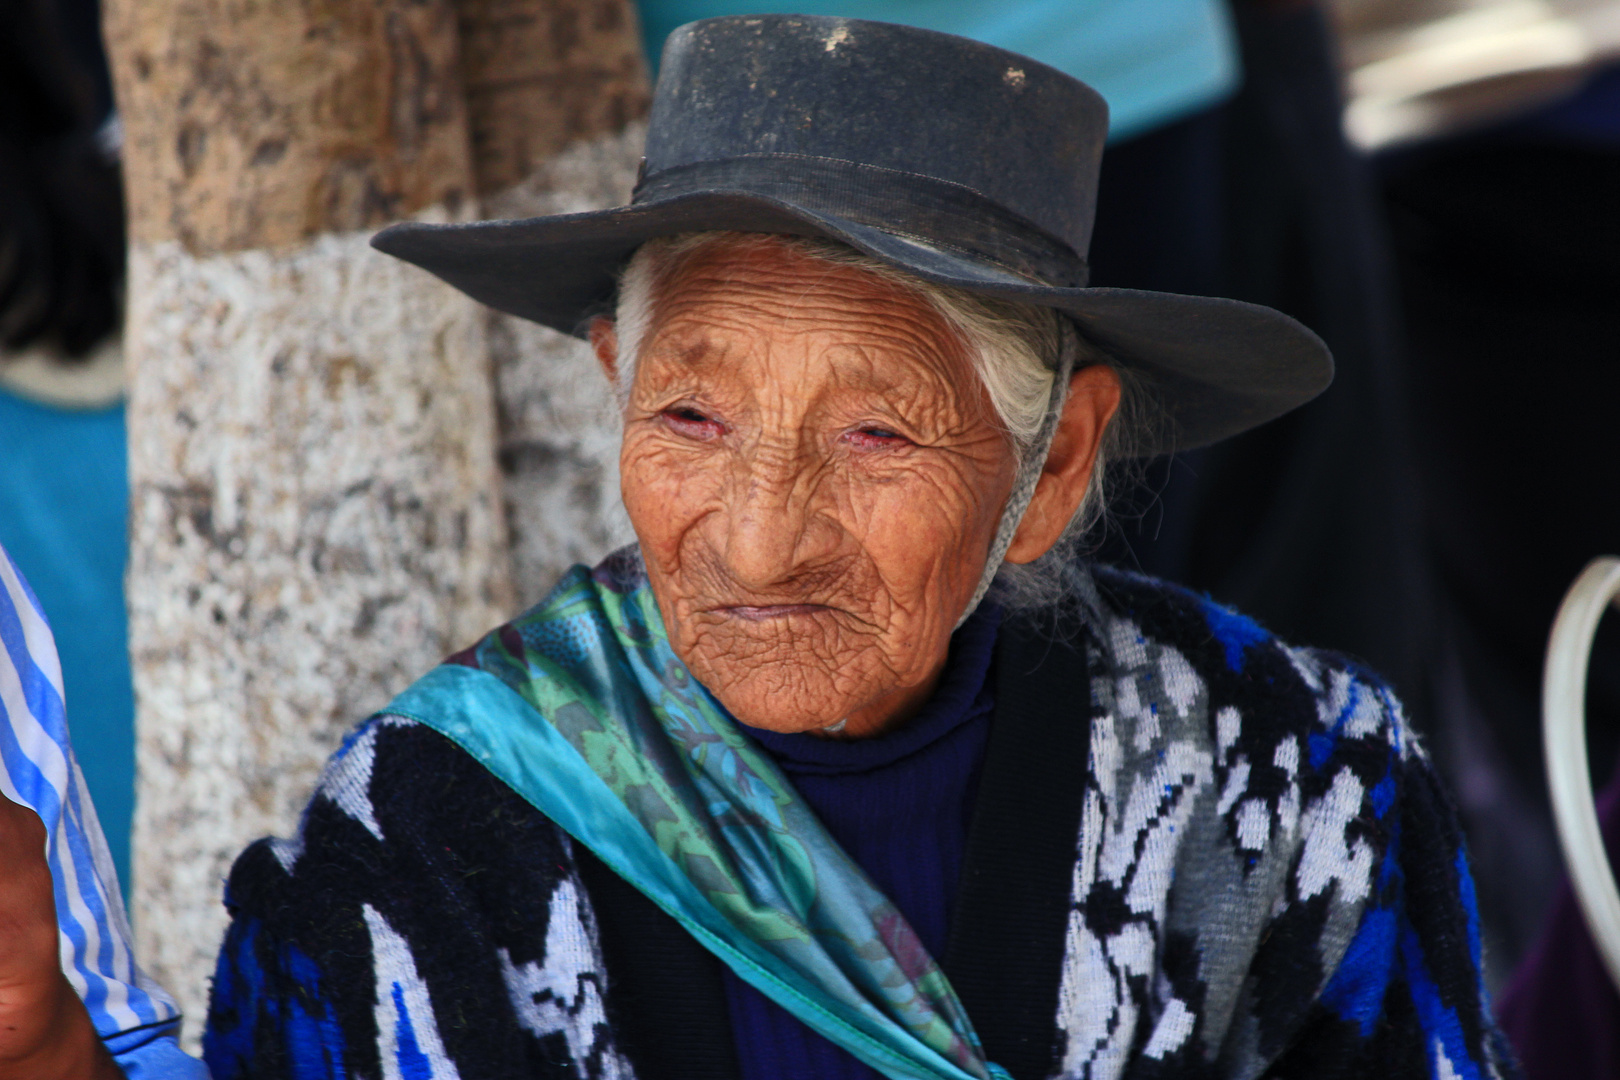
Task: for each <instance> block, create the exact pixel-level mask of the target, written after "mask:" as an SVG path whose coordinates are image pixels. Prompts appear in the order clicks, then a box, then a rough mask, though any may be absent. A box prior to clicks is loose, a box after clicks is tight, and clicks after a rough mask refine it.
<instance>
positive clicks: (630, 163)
mask: <svg viewBox="0 0 1620 1080" xmlns="http://www.w3.org/2000/svg"><path fill="white" fill-rule="evenodd" d="M645 135H646V127H645V125H644V124H643V123H641V122H640V121H633V122H631V123H628V124H626V125H625V126H624V127H623V128H622V129H620V130H617V131H609V132H607V133H604V134H601V135H598V136H597V137H595V138H592V139H584V140H581V141H579V142H576V143H575V144H574V145H572V146H570V147H568V148H567V149H565V150H563V151H562V152H561V153H559V154H557V155H556V156H555V157H553V158H551V159H550V160H548V161H545V162H543V163H541V164H540V165H539V166H538V167H537V168H536V169H535V170H534V171H533V172H532V173H531V174H530V176H529V177H528V179H527V180H526V181H525V182H524V183H522V184H519V185H517V186H515V187H513V188H510V189H508V190H507V191H505V192H502V193H500V194H498V195H492V196H489V197H487V198H486V199H485V200H484V209H485V214H486V216H488V217H495V218H522V217H534V216H537V215H540V214H565V213H576V212H579V211H583V210H596V209H600V208H602V207H607V206H616V205H619V204H621V203H624V202H627V201H628V200H629V197H630V188H631V186H632V185H633V184H634V183H635V176H636V166H637V164H638V163H639V162H640V160H641V145H642V142H643V141H644V138H645ZM489 345H490V355H491V358H492V359H493V360H494V363H495V386H496V395H497V400H498V402H499V407H500V462H501V472H502V475H503V479H504V484H505V495H506V513H507V522H508V528H509V531H510V533H511V538H512V580H513V583H514V585H515V587H516V590H517V594H518V599H519V602H520V603H521V604H522V605H524V606H527V605H529V604H533V603H534V602H536V601H537V600H539V599H540V598H541V597H543V596H544V595H545V594H546V592H547V591H548V590H549V589H550V588H551V586H552V584H553V583H555V582H556V580H557V578H558V577H559V576H561V574H562V572H563V571H564V570H566V569H567V568H568V567H569V566H571V565H572V564H574V563H576V562H584V563H594V562H596V561H597V560H599V559H600V558H601V557H602V556H603V555H604V554H606V553H607V552H609V551H611V550H613V549H614V548H616V547H619V546H620V545H622V544H626V543H628V542H629V541H631V540H632V539H634V534H633V533H632V532H631V531H630V519H629V518H628V517H626V516H625V512H624V504H623V503H622V502H621V501H620V499H619V430H620V429H619V417H618V412H617V409H616V408H615V407H614V405H613V396H612V389H611V387H609V385H608V381H607V378H606V377H605V376H604V375H603V374H602V369H601V367H600V366H599V365H598V364H597V362H596V357H595V356H594V355H593V354H592V352H591V350H590V347H589V346H588V345H586V343H585V342H583V341H581V340H579V339H578V338H573V337H569V336H567V335H565V334H559V333H557V332H556V331H555V330H548V329H546V328H545V327H543V326H536V325H535V324H534V323H531V322H525V321H523V320H522V319H515V318H512V317H511V316H509V315H500V314H496V313H494V312H491V313H490V316H489Z"/></svg>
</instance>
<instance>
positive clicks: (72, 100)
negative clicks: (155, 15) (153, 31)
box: [0, 0, 124, 356]
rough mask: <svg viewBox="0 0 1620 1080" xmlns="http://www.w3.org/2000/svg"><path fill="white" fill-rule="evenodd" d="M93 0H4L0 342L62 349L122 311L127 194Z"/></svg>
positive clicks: (80, 349)
mask: <svg viewBox="0 0 1620 1080" xmlns="http://www.w3.org/2000/svg"><path fill="white" fill-rule="evenodd" d="M111 113H112V91H111V86H110V83H109V77H108V73H107V62H106V57H105V56H104V55H103V53H102V49H101V37H100V23H99V14H98V7H97V4H96V2H95V0H6V2H5V3H0V345H3V346H4V347H6V348H9V349H21V348H25V347H27V346H29V345H32V344H34V343H35V342H38V341H43V342H45V343H48V344H50V345H51V346H53V347H54V350H55V351H56V352H57V353H59V354H62V355H66V356H77V355H81V354H83V353H85V352H86V351H88V350H89V349H90V348H92V347H93V346H95V345H96V344H97V343H98V342H99V341H100V340H101V339H102V338H103V337H105V336H106V335H107V333H108V332H109V331H111V330H112V329H113V327H114V326H116V325H117V323H118V317H119V302H120V301H119V291H120V286H121V282H122V280H123V273H124V203H123V189H122V186H121V181H120V177H119V170H118V163H117V147H116V137H115V134H114V131H113V130H112V129H109V128H108V126H107V122H108V120H109V118H110V116H111Z"/></svg>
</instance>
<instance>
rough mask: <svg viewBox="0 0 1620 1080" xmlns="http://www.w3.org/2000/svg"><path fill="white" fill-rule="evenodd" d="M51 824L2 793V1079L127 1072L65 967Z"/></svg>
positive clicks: (53, 1079)
mask: <svg viewBox="0 0 1620 1080" xmlns="http://www.w3.org/2000/svg"><path fill="white" fill-rule="evenodd" d="M57 934H58V932H57V925H56V902H55V899H54V897H53V894H52V889H51V871H50V866H49V865H48V864H47V862H46V861H45V826H44V824H43V823H42V822H41V821H40V820H39V816H38V815H37V814H35V813H34V812H33V811H32V810H30V809H28V808H27V807H26V806H19V805H18V804H17V803H14V802H12V801H11V800H10V799H7V798H6V797H5V796H4V795H0V1080H122V1077H123V1072H122V1071H121V1070H120V1069H119V1068H118V1066H117V1065H116V1064H115V1063H114V1062H113V1059H112V1055H110V1054H109V1053H108V1052H107V1048H106V1047H105V1046H104V1045H103V1044H102V1042H101V1039H100V1037H99V1036H98V1035H97V1034H96V1030H95V1028H94V1027H93V1026H92V1025H91V1023H90V1014H89V1013H88V1012H86V1011H85V1008H84V1003H83V1002H82V1001H80V1000H79V995H78V994H76V993H75V992H74V990H73V987H72V985H71V984H70V983H69V982H68V980H67V977H66V976H65V975H63V974H62V968H61V959H60V953H59V951H58V944H57V941H58V936H57Z"/></svg>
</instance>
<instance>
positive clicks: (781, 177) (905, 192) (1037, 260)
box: [631, 154, 1090, 288]
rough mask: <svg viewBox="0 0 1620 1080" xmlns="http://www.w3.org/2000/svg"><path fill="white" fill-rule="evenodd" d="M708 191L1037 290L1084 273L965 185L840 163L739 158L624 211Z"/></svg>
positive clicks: (657, 188) (687, 175)
mask: <svg viewBox="0 0 1620 1080" xmlns="http://www.w3.org/2000/svg"><path fill="white" fill-rule="evenodd" d="M784 166H787V167H784ZM711 191H726V192H743V193H747V194H752V195H760V196H763V197H765V198H768V199H772V200H775V201H777V202H783V203H787V204H789V205H791V206H797V207H800V208H802V209H805V210H809V211H811V212H812V213H816V214H823V215H827V216H829V217H836V218H842V219H844V220H846V221H849V222H852V223H854V224H856V225H865V226H868V227H869V228H873V229H880V230H882V231H883V232H886V233H890V234H892V235H895V236H902V237H905V238H906V239H908V240H914V241H916V242H918V243H921V244H925V245H928V246H930V247H935V248H942V249H947V250H951V251H954V252H956V253H957V254H959V255H964V256H967V257H968V258H971V259H975V260H978V261H982V262H989V263H994V264H995V265H996V266H998V267H1000V268H1001V269H1003V270H1006V271H1009V272H1010V273H1013V274H1017V275H1019V276H1020V277H1023V278H1028V279H1033V280H1034V281H1035V282H1036V283H1039V284H1043V285H1052V286H1057V287H1059V288H1081V287H1083V286H1084V285H1085V283H1086V279H1087V277H1088V276H1089V273H1090V270H1089V267H1088V266H1087V265H1086V260H1085V259H1083V258H1081V257H1080V256H1079V255H1078V254H1076V253H1075V250H1074V249H1073V248H1071V247H1070V246H1069V245H1067V244H1065V243H1063V242H1062V241H1061V240H1058V239H1056V238H1054V237H1053V236H1052V235H1051V234H1050V233H1048V232H1046V231H1045V230H1043V229H1041V228H1040V227H1039V226H1038V225H1036V224H1035V223H1034V222H1032V221H1030V220H1029V219H1028V218H1025V217H1023V216H1022V215H1019V214H1015V213H1013V212H1012V211H1011V210H1008V209H1006V208H1005V207H1003V206H1001V205H999V204H998V203H996V202H994V201H992V200H991V199H990V198H989V197H988V196H986V195H984V194H982V193H980V192H978V191H975V190H974V189H972V188H970V187H967V186H966V185H963V184H954V183H952V182H950V181H949V180H940V179H938V178H937V177H933V176H924V175H923V174H921V173H909V172H901V171H900V170H898V169H885V168H882V167H880V166H876V165H863V164H861V163H860V162H857V161H845V160H842V159H840V158H825V157H812V156H809V155H801V154H748V155H743V156H739V157H733V158H722V159H720V160H716V161H698V162H693V163H691V164H688V165H675V166H671V167H670V168H667V169H659V170H658V171H657V172H654V173H651V174H649V175H647V176H645V177H644V178H642V180H641V181H640V182H639V183H638V184H637V185H636V189H635V193H634V194H633V195H632V197H631V202H632V203H633V204H634V203H645V202H650V201H653V200H655V199H667V198H672V197H674V196H677V195H690V194H695V193H698V192H711Z"/></svg>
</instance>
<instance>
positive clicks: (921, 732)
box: [724, 604, 1001, 1080]
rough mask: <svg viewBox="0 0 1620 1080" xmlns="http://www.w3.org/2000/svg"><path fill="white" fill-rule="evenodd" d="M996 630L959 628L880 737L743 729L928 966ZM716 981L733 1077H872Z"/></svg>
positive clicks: (959, 843)
mask: <svg viewBox="0 0 1620 1080" xmlns="http://www.w3.org/2000/svg"><path fill="white" fill-rule="evenodd" d="M1000 624H1001V612H1000V610H999V609H997V608H996V607H994V606H993V605H989V604H986V605H983V606H981V607H980V608H979V610H978V611H976V612H974V614H973V615H972V616H971V617H970V618H969V619H968V621H967V622H965V623H963V624H962V627H961V629H959V630H958V631H957V632H956V635H955V636H954V637H953V638H952V639H951V652H950V657H949V659H948V660H947V662H946V667H945V676H944V678H943V679H942V680H941V681H940V685H939V689H938V690H936V691H935V692H934V696H933V697H932V698H930V699H929V701H928V704H927V705H925V706H923V709H922V711H921V712H920V713H918V714H917V716H916V717H915V718H914V719H913V720H912V721H911V722H910V723H908V724H906V725H905V726H903V727H901V728H900V729H899V730H898V731H895V732H892V733H891V734H888V735H882V736H879V737H878V738H875V739H862V740H859V741H853V742H845V741H841V740H838V739H827V738H823V737H820V736H816V735H778V734H776V733H774V732H769V731H761V730H758V729H755V728H751V729H749V730H750V732H751V733H752V734H753V736H754V737H755V738H756V739H758V740H759V743H760V745H761V746H763V747H764V748H765V749H766V750H767V751H769V753H770V754H771V756H772V757H774V758H775V759H776V763H777V764H778V765H779V766H781V768H782V771H783V772H784V773H786V774H787V776H788V779H789V780H791V781H792V782H793V786H794V787H795V788H796V789H797V790H798V792H799V794H800V795H801V796H803V797H804V800H805V802H807V803H809V805H810V808H811V809H813V810H814V811H815V812H816V815H817V816H818V817H820V818H821V822H822V824H823V825H825V826H826V827H827V831H828V832H829V833H831V834H832V836H833V839H835V840H837V841H838V843H839V844H840V845H842V846H843V849H844V850H845V851H847V852H848V853H849V855H850V857H851V858H852V859H854V860H855V862H856V863H858V864H859V865H860V867H861V869H863V870H865V871H866V873H867V874H868V875H869V876H870V877H871V879H872V881H873V882H874V883H876V885H877V887H878V888H879V889H882V890H883V892H884V895H886V896H888V897H889V899H890V900H893V901H894V903H895V906H896V907H898V908H899V909H900V913H901V914H902V915H904V916H905V917H906V919H907V921H909V922H910V923H911V925H912V928H913V929H915V930H916V931H917V936H918V937H920V938H921V939H922V943H923V946H924V947H925V948H926V949H927V950H928V953H929V955H930V956H932V957H934V959H936V960H938V959H940V958H941V957H942V956H943V954H944V951H945V941H946V935H947V933H948V932H949V928H950V921H951V908H952V906H953V904H954V903H955V900H956V886H957V881H958V879H959V878H960V877H961V874H962V857H963V853H964V852H965V851H966V849H967V835H968V824H969V822H970V821H971V820H972V815H973V797H974V794H975V793H976V790H977V788H978V783H979V772H980V767H981V766H982V765H983V763H984V749H985V743H986V742H987V740H988V739H989V735H990V714H991V711H992V709H993V708H994V705H995V696H994V689H993V685H992V682H991V680H990V678H989V673H990V659H991V655H992V653H993V652H994V649H995V642H996V629H997V628H998V627H999V626H1000ZM724 976H725V982H726V998H727V1002H728V1004H729V1005H730V1008H731V1026H732V1030H733V1032H735V1037H736V1040H737V1059H738V1064H739V1065H740V1066H741V1070H742V1076H743V1080H882V1076H881V1074H879V1073H878V1072H877V1071H876V1070H875V1069H872V1068H869V1067H868V1066H866V1065H863V1064H861V1063H860V1061H858V1060H857V1059H856V1058H855V1057H854V1056H853V1055H851V1054H850V1053H849V1052H848V1051H847V1050H844V1049H843V1048H841V1047H838V1046H834V1045H833V1044H832V1043H830V1042H828V1041H827V1040H826V1039H823V1038H822V1037H821V1036H819V1035H817V1034H816V1033H815V1032H813V1031H811V1030H810V1029H809V1028H808V1027H806V1026H805V1025H804V1024H803V1023H802V1022H801V1021H799V1020H798V1019H797V1018H795V1017H794V1016H793V1015H792V1014H791V1013H789V1012H788V1011H787V1010H786V1009H783V1008H782V1007H781V1006H780V1005H777V1004H776V1003H775V1002H773V1001H771V1000H770V999H769V998H767V997H766V996H765V995H763V994H761V993H760V992H759V991H758V990H755V989H754V988H753V987H752V986H749V985H748V984H747V983H745V982H743V981H742V980H741V979H739V978H738V977H737V976H736V974H735V973H734V972H733V971H732V970H731V969H730V968H729V967H728V968H726V969H725V973H724Z"/></svg>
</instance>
